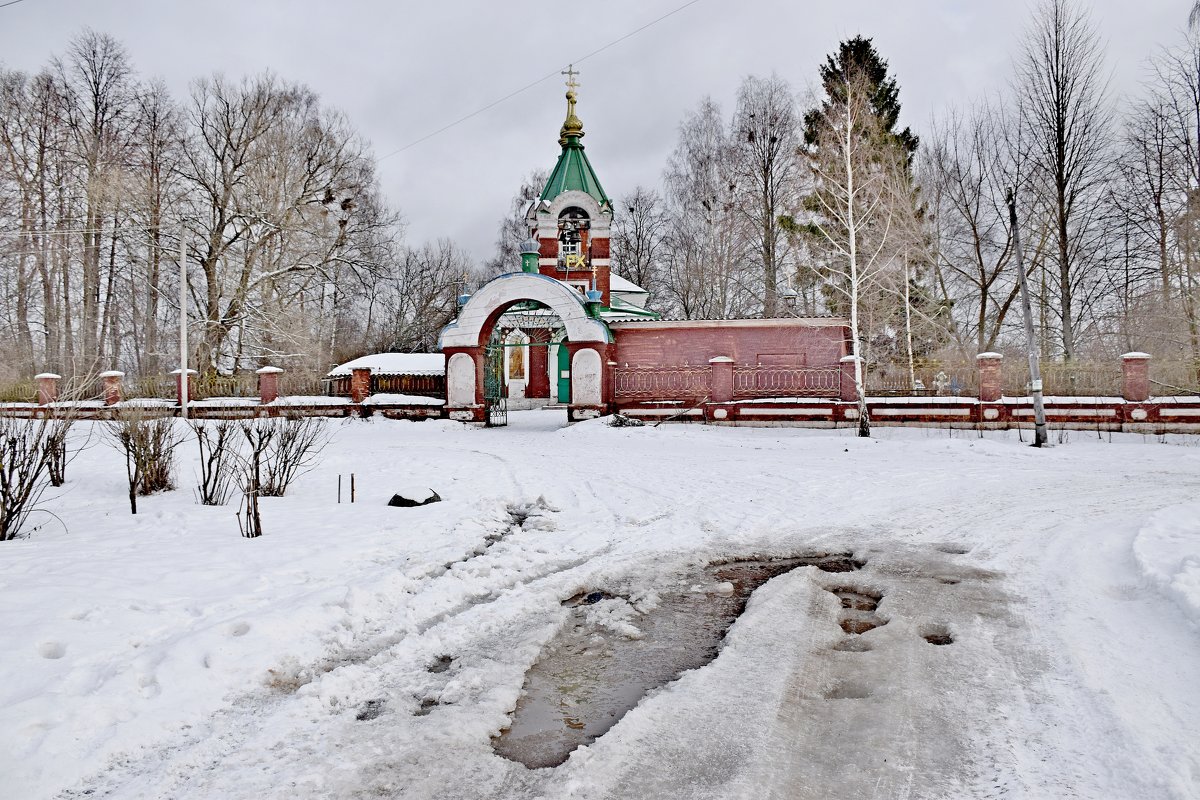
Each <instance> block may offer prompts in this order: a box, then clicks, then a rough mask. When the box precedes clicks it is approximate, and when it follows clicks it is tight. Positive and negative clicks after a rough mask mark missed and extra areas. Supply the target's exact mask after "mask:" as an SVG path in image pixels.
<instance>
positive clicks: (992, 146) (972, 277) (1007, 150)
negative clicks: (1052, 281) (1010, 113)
mask: <svg viewBox="0 0 1200 800" xmlns="http://www.w3.org/2000/svg"><path fill="white" fill-rule="evenodd" d="M1016 128H1017V126H1016V125H1015V124H1013V122H1012V121H1010V119H1009V118H1008V117H1007V116H1006V115H1005V114H1004V112H1003V111H1001V110H998V109H996V108H994V107H990V106H979V107H977V108H975V109H973V110H972V111H971V112H970V113H969V114H968V115H967V116H966V117H962V116H959V115H957V114H953V113H952V114H951V115H950V116H949V117H948V118H947V119H946V120H945V121H944V122H943V123H942V124H941V125H939V126H937V127H936V128H935V130H934V133H933V136H932V138H931V140H930V141H928V142H927V143H926V145H925V146H924V150H923V157H922V158H921V160H920V178H921V185H922V189H923V191H924V196H925V198H926V201H927V202H928V203H929V206H930V215H931V217H932V232H933V236H934V242H933V245H934V247H933V249H934V259H933V271H934V274H935V276H936V278H935V279H936V283H937V285H938V287H939V289H940V292H941V295H942V297H943V298H945V299H947V300H952V301H953V304H954V306H953V307H954V311H955V316H956V322H957V323H958V324H957V325H956V326H955V329H954V330H955V334H956V337H957V339H958V343H959V347H960V349H961V351H962V354H963V356H965V357H968V358H969V357H973V356H974V355H975V354H977V353H982V352H985V351H988V350H994V349H995V348H996V347H997V342H998V341H999V339H1000V336H1001V333H1002V331H1003V330H1004V325H1005V321H1006V319H1007V317H1008V312H1009V311H1010V310H1011V308H1012V306H1013V303H1014V302H1015V301H1016V298H1017V293H1018V291H1019V288H1020V287H1019V286H1018V284H1017V281H1016V280H1015V277H1014V273H1013V265H1012V256H1013V250H1012V234H1011V231H1010V230H1009V226H1008V221H1007V220H1008V214H1007V210H1006V209H1005V206H1004V194H1005V190H1006V189H1007V188H1008V187H1009V186H1015V185H1018V184H1019V183H1020V181H1021V180H1022V178H1023V174H1022V172H1023V170H1022V163H1021V160H1022V150H1021V148H1020V147H1019V145H1018V144H1017V143H1016V142H1014V139H1015V137H1016V135H1017V132H1016V130H1015V129H1016ZM1042 238H1043V239H1044V237H1042ZM1033 249H1034V251H1035V252H1036V251H1037V248H1036V247H1035V248H1033Z"/></svg>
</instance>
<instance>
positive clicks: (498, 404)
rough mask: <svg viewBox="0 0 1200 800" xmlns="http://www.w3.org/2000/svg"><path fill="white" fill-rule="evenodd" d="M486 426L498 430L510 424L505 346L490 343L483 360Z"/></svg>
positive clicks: (485, 349)
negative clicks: (505, 382) (505, 381)
mask: <svg viewBox="0 0 1200 800" xmlns="http://www.w3.org/2000/svg"><path fill="white" fill-rule="evenodd" d="M483 363H484V367H483V412H484V417H483V419H484V424H485V425H486V426H487V427H489V428H498V427H501V426H504V425H507V424H508V401H507V399H505V397H504V345H503V344H501V343H500V342H499V341H490V342H488V345H487V347H486V348H484V358H483Z"/></svg>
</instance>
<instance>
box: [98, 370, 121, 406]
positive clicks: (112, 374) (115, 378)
mask: <svg viewBox="0 0 1200 800" xmlns="http://www.w3.org/2000/svg"><path fill="white" fill-rule="evenodd" d="M124 377H125V373H124V372H121V371H119V370H115V369H112V370H109V371H108V372H101V373H100V380H101V381H103V382H104V405H106V406H115V405H116V404H117V403H119V402H121V379H122V378H124Z"/></svg>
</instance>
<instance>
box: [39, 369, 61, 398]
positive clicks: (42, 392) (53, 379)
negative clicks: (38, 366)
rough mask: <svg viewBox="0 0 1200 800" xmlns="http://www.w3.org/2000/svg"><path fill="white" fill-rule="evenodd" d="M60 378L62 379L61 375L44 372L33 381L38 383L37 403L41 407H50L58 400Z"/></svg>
mask: <svg viewBox="0 0 1200 800" xmlns="http://www.w3.org/2000/svg"><path fill="white" fill-rule="evenodd" d="M60 378H62V376H61V375H55V374H54V373H53V372H43V373H41V374H40V375H34V376H33V379H34V380H35V381H37V387H38V390H37V392H38V393H37V398H38V400H37V401H38V405H39V406H44V405H49V404H50V403H54V402H56V401H57V400H58V381H59V379H60Z"/></svg>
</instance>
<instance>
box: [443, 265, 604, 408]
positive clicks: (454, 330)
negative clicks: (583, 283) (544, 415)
mask: <svg viewBox="0 0 1200 800" xmlns="http://www.w3.org/2000/svg"><path fill="white" fill-rule="evenodd" d="M530 301H531V302H533V303H536V304H538V306H541V307H544V308H547V309H549V310H550V311H551V312H553V314H554V315H555V316H556V317H557V319H558V320H559V321H561V324H562V327H563V333H564V334H565V337H566V340H565V343H564V344H563V345H561V346H562V347H565V348H566V349H567V350H568V351H569V353H570V361H569V363H570V368H569V377H568V376H567V375H562V376H559V371H558V370H557V364H552V365H548V366H549V369H550V370H551V372H552V373H553V374H554V375H555V376H559V377H561V379H562V380H569V381H570V398H571V401H570V403H569V404H568V414H569V416H570V418H571V419H572V420H579V419H587V418H589V417H595V416H598V415H600V414H601V413H604V411H605V408H606V403H607V401H608V398H607V397H606V396H605V395H606V393H605V386H606V384H607V381H606V375H605V368H606V364H607V362H608V360H609V359H608V356H609V347H610V345H611V342H612V334H611V333H610V331H609V329H608V326H607V325H606V324H604V322H602V321H601V320H598V319H596V318H595V317H593V316H592V315H591V313H589V308H588V302H587V300H586V299H585V297H584V296H583V295H582V294H580V292H579V291H577V290H576V289H574V288H573V287H571V286H569V285H567V284H565V283H563V282H562V281H559V280H556V279H554V278H552V277H550V276H548V275H542V274H539V273H532V272H515V273H510V274H506V275H500V276H499V277H496V278H493V279H492V280H491V281H489V282H488V283H486V284H485V285H484V286H483V287H481V288H480V289H479V291H477V292H476V293H475V294H474V295H473V296H472V297H471V298H470V299H469V300H468V301H467V303H466V305H464V306H463V307H462V310H461V311H460V313H459V316H458V319H457V320H455V321H454V322H452V323H451V324H449V325H447V326H446V327H445V328H444V329H442V335H441V339H440V341H439V343H438V344H439V347H440V349H441V351H442V353H443V354H445V356H446V359H447V365H446V366H447V368H446V397H447V401H448V402H447V410H448V411H449V414H450V418H451V419H458V420H473V421H487V420H488V417H487V399H488V397H487V395H486V394H485V392H486V391H487V390H486V387H485V374H486V373H487V371H488V370H489V369H499V370H500V371H501V372H503V371H504V365H505V364H506V363H507V362H505V361H504V360H503V358H501V359H500V360H499V361H498V362H497V365H498V366H493V365H491V364H489V362H488V360H487V358H486V350H487V347H488V342H489V340H490V339H491V337H492V332H493V330H494V329H495V327H496V325H497V323H498V321H499V320H500V318H501V316H502V315H504V313H505V312H506V311H508V310H509V309H510V308H512V307H513V306H514V305H517V304H518V303H524V302H530ZM533 333H534V337H536V336H537V332H533ZM548 333H549V332H548V331H547V335H546V337H545V338H544V340H543V343H544V344H546V345H548V344H549V342H550V339H549V335H548ZM529 334H530V332H525V333H524V334H523V337H524V338H523V341H524V342H526V343H528V342H530V335H529ZM526 346H528V345H527V344H526ZM542 352H543V353H544V352H545V348H543V351H542ZM524 368H525V369H528V366H526V367H524ZM543 369H546V367H543ZM533 372H534V371H532V370H531V371H530V373H529V379H530V381H532V380H533V379H534V377H535V376H534V374H533ZM547 380H548V378H547ZM522 388H523V389H524V387H522Z"/></svg>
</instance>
